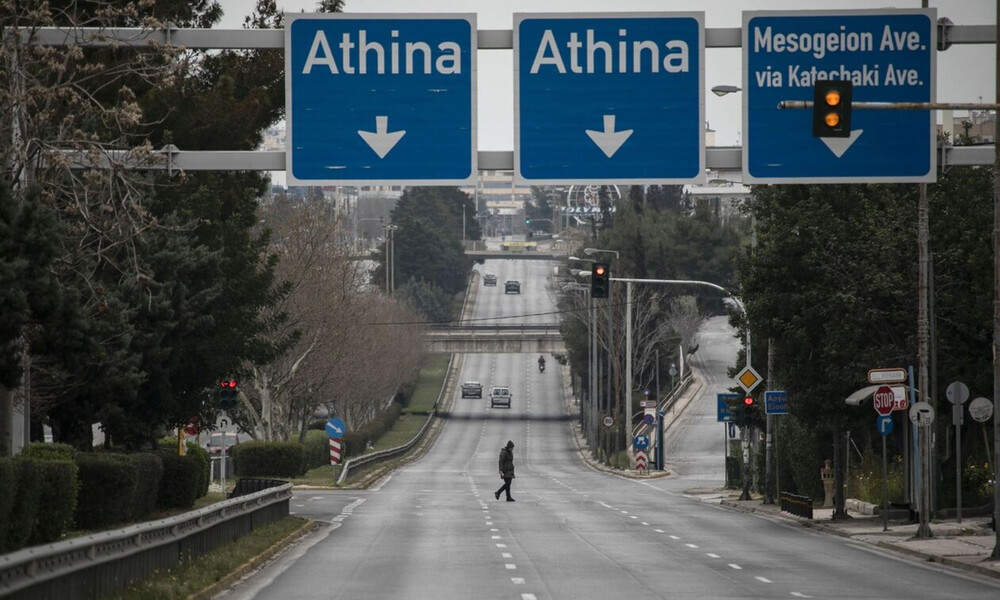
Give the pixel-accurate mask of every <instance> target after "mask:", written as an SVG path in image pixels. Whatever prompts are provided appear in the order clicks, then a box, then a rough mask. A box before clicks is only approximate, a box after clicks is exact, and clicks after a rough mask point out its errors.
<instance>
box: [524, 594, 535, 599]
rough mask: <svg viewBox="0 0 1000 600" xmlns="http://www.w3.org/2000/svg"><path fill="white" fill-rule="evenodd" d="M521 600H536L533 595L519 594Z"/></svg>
mask: <svg viewBox="0 0 1000 600" xmlns="http://www.w3.org/2000/svg"><path fill="white" fill-rule="evenodd" d="M521 600H538V599H537V598H535V595H534V594H521Z"/></svg>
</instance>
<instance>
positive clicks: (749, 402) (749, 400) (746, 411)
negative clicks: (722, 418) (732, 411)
mask: <svg viewBox="0 0 1000 600" xmlns="http://www.w3.org/2000/svg"><path fill="white" fill-rule="evenodd" d="M753 403H754V399H753V396H751V395H749V394H747V395H746V397H744V398H743V406H742V407H741V410H740V416H741V417H742V422H741V423H740V424H741V425H744V426H746V425H750V424H751V423H752V422H753V420H754V414H753Z"/></svg>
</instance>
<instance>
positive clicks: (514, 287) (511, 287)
mask: <svg viewBox="0 0 1000 600" xmlns="http://www.w3.org/2000/svg"><path fill="white" fill-rule="evenodd" d="M503 293H505V294H520V293H521V282H520V281H508V282H507V283H505V284H504V285H503Z"/></svg>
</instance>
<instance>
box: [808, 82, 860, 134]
mask: <svg viewBox="0 0 1000 600" xmlns="http://www.w3.org/2000/svg"><path fill="white" fill-rule="evenodd" d="M851 90H852V84H851V82H850V81H840V80H826V81H817V82H816V85H815V86H813V136H814V137H851Z"/></svg>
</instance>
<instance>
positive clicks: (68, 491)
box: [29, 453, 80, 546]
mask: <svg viewBox="0 0 1000 600" xmlns="http://www.w3.org/2000/svg"><path fill="white" fill-rule="evenodd" d="M58 455H59V453H55V454H53V456H58ZM62 456H65V455H62ZM39 467H40V476H41V477H40V479H41V485H42V493H41V495H40V496H39V498H38V512H37V515H36V519H35V527H34V529H33V530H32V532H31V538H30V540H29V543H30V544H31V545H33V546H34V545H38V544H50V543H52V542H55V541H58V540H59V539H60V538H62V536H63V534H64V533H66V531H67V530H69V528H70V527H71V526H72V525H73V513H74V512H75V511H76V503H77V498H78V497H79V489H80V485H79V483H78V482H77V467H76V463H73V462H70V461H68V460H63V459H55V460H42V461H39Z"/></svg>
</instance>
